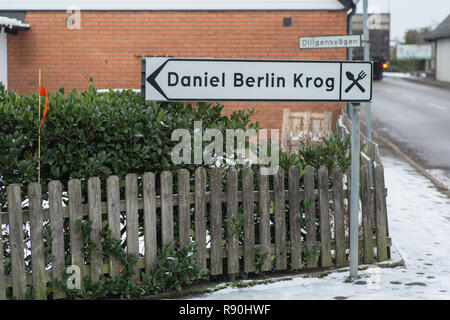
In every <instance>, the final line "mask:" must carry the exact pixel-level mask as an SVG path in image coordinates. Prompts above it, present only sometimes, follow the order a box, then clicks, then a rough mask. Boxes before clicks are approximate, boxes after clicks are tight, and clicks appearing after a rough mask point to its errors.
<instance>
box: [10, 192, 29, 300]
mask: <svg viewBox="0 0 450 320" xmlns="http://www.w3.org/2000/svg"><path fill="white" fill-rule="evenodd" d="M7 195H8V216H9V245H10V247H11V277H12V288H13V296H14V297H15V298H16V299H18V300H23V299H24V298H25V292H26V275H25V258H24V250H25V247H24V242H23V221H22V208H21V201H22V200H21V196H20V186H19V185H17V184H13V185H9V186H8V187H7Z"/></svg>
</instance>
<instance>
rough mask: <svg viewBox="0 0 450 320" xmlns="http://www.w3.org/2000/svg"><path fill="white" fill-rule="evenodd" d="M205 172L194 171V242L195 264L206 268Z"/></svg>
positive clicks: (201, 170) (203, 170)
mask: <svg viewBox="0 0 450 320" xmlns="http://www.w3.org/2000/svg"><path fill="white" fill-rule="evenodd" d="M205 193H206V171H205V169H204V168H197V169H196V170H195V241H196V242H197V263H198V266H199V267H200V268H202V269H203V268H206V199H205V197H206V195H205Z"/></svg>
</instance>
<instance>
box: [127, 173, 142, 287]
mask: <svg viewBox="0 0 450 320" xmlns="http://www.w3.org/2000/svg"><path fill="white" fill-rule="evenodd" d="M125 213H126V218H127V226H126V230H127V253H128V254H135V255H139V233H138V232H139V230H138V228H139V221H138V220H139V213H138V184H137V175H136V174H134V173H129V174H127V175H126V176H125ZM134 271H135V280H139V279H140V274H139V267H138V265H137V264H136V266H135V269H134Z"/></svg>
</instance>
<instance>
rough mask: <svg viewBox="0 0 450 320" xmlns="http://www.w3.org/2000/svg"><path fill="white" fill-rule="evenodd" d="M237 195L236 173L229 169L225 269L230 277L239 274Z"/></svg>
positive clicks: (233, 169)
mask: <svg viewBox="0 0 450 320" xmlns="http://www.w3.org/2000/svg"><path fill="white" fill-rule="evenodd" d="M237 193H238V177H237V171H236V169H235V168H231V169H228V172H227V264H228V265H227V269H228V274H230V275H234V274H236V273H239V234H238V230H236V219H237V214H238V200H237Z"/></svg>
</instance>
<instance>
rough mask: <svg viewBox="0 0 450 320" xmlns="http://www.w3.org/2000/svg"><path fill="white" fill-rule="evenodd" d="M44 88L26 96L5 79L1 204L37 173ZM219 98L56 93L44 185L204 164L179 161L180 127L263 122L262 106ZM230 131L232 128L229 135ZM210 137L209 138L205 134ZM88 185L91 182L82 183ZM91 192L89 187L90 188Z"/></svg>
mask: <svg viewBox="0 0 450 320" xmlns="http://www.w3.org/2000/svg"><path fill="white" fill-rule="evenodd" d="M37 106H38V96H37V94H31V95H25V96H19V95H18V94H17V93H15V92H8V91H6V90H5V89H4V87H3V86H0V148H1V149H2V150H8V152H2V153H1V154H0V177H2V178H1V179H0V207H3V208H4V207H5V205H6V188H5V187H6V186H7V185H9V184H13V183H18V184H26V183H29V182H32V181H37V165H38V157H37V149H38V130H37V129H38V126H39V124H40V122H39V119H38V107H37ZM222 109H223V106H221V105H219V104H206V103H198V105H196V106H195V107H194V106H192V105H191V104H187V103H154V102H148V101H145V100H144V99H143V98H142V97H141V96H140V94H138V93H135V92H133V91H132V90H124V91H121V92H118V91H113V90H110V91H109V92H106V93H98V92H97V91H96V89H95V88H94V87H93V86H92V85H90V86H89V89H88V91H86V92H81V93H78V92H77V91H76V90H73V91H71V92H69V93H68V94H64V89H60V90H59V91H57V92H55V93H53V94H49V109H48V114H47V117H46V119H45V122H44V125H43V127H42V129H41V182H42V184H43V192H44V193H45V192H46V191H47V189H46V188H47V183H48V182H49V181H50V180H61V181H63V182H67V181H68V180H70V179H86V178H88V177H94V176H98V177H100V178H101V179H106V177H108V176H109V175H111V174H115V175H117V176H119V177H123V176H124V175H125V174H127V173H131V172H133V173H137V174H142V173H144V172H161V171H163V170H169V171H172V172H175V171H176V170H178V169H180V168H186V169H188V170H190V171H191V172H193V171H194V170H195V169H196V167H198V165H175V164H173V163H172V162H171V151H172V149H173V147H174V146H175V145H176V144H178V141H171V134H172V132H173V131H174V130H175V129H177V128H182V129H188V130H191V132H192V131H193V129H194V121H202V122H203V127H204V128H220V129H222V130H225V129H246V128H257V127H258V124H257V123H250V121H251V118H252V116H253V115H254V113H255V111H254V110H251V111H246V110H244V111H238V112H233V113H232V114H231V115H228V116H227V115H223V114H222ZM224 136H225V135H224ZM205 143H206V142H205ZM82 187H83V189H85V188H86V187H85V186H84V184H82ZM83 194H84V192H83Z"/></svg>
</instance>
